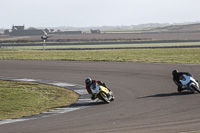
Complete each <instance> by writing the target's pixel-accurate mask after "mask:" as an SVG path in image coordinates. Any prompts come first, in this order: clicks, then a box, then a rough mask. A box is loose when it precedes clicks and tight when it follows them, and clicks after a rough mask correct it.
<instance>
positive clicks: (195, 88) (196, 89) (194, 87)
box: [191, 85, 200, 93]
mask: <svg viewBox="0 0 200 133" xmlns="http://www.w3.org/2000/svg"><path fill="white" fill-rule="evenodd" d="M191 87H192V88H193V89H194V90H195V91H197V92H198V93H200V90H199V89H198V88H197V87H196V86H194V85H192V86H191Z"/></svg>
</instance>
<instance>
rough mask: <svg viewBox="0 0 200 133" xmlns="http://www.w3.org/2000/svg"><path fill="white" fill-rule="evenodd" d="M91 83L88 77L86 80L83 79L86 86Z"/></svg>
mask: <svg viewBox="0 0 200 133" xmlns="http://www.w3.org/2000/svg"><path fill="white" fill-rule="evenodd" d="M91 83H92V79H91V78H90V77H88V78H86V79H85V84H86V85H89V84H91Z"/></svg>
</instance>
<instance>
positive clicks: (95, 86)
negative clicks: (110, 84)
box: [90, 83, 99, 94]
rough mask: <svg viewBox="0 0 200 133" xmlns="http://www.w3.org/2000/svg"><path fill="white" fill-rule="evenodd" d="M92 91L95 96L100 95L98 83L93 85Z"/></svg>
mask: <svg viewBox="0 0 200 133" xmlns="http://www.w3.org/2000/svg"><path fill="white" fill-rule="evenodd" d="M90 89H91V91H92V93H94V94H97V93H99V86H98V85H97V84H96V83H93V84H91V86H90Z"/></svg>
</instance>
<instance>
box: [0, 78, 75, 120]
mask: <svg viewBox="0 0 200 133" xmlns="http://www.w3.org/2000/svg"><path fill="white" fill-rule="evenodd" d="M78 97H79V96H78V94H76V93H74V92H73V91H71V90H67V89H64V88H60V87H56V86H51V85H43V84H38V83H32V82H19V81H3V80H0V120H4V119H11V118H19V117H22V116H30V115H33V114H38V113H41V112H46V111H49V110H53V109H55V108H58V107H60V106H66V105H70V104H72V103H74V102H75V101H76V100H77V99H78Z"/></svg>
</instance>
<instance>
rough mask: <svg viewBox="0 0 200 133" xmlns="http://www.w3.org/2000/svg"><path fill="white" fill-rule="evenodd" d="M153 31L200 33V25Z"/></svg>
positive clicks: (178, 26)
mask: <svg viewBox="0 0 200 133" xmlns="http://www.w3.org/2000/svg"><path fill="white" fill-rule="evenodd" d="M151 31H155V32H200V23H196V24H182V25H170V26H166V27H159V28H155V29H153V30H151Z"/></svg>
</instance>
